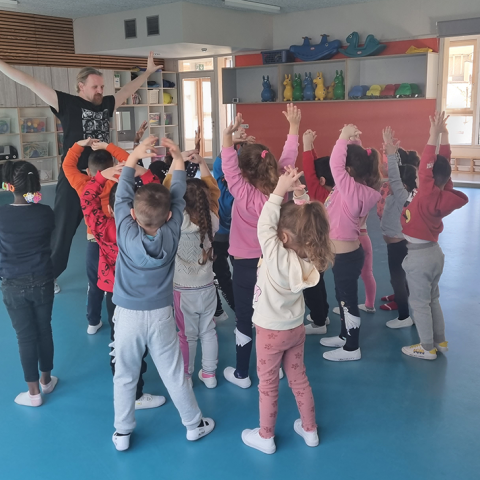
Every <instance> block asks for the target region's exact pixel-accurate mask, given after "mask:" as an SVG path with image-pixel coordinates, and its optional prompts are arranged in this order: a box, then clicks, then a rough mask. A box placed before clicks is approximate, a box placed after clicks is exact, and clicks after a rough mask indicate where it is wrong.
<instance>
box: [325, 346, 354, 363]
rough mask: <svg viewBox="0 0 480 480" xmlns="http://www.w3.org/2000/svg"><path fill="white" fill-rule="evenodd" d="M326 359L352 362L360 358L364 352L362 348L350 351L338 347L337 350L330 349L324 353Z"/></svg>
mask: <svg viewBox="0 0 480 480" xmlns="http://www.w3.org/2000/svg"><path fill="white" fill-rule="evenodd" d="M323 358H324V359H325V360H330V361H331V362H351V361H353V360H360V359H361V358H362V352H361V351H360V348H357V349H356V350H353V351H352V352H349V351H347V350H344V349H343V348H337V349H336V350H330V351H329V352H325V353H324V354H323Z"/></svg>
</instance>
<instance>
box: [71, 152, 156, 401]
mask: <svg viewBox="0 0 480 480" xmlns="http://www.w3.org/2000/svg"><path fill="white" fill-rule="evenodd" d="M108 150H109V151H111V153H112V154H114V155H115V157H116V158H117V159H119V160H125V157H127V158H128V156H129V154H128V153H127V152H125V151H124V150H122V149H121V148H119V147H115V145H112V144H110V145H109V146H108ZM114 152H115V153H114ZM122 168H123V165H116V166H114V167H111V168H107V169H105V170H103V171H99V172H97V174H96V175H95V176H94V177H92V178H91V179H90V181H89V182H88V183H87V185H86V187H85V189H84V191H83V193H82V195H81V196H80V204H81V206H82V211H83V215H84V217H85V223H86V224H87V226H88V227H89V228H90V229H91V232H92V234H93V235H94V237H95V239H96V241H97V243H98V246H99V262H98V287H99V288H100V289H101V290H103V291H105V292H106V303H107V312H108V322H109V323H110V327H111V334H110V338H111V340H112V343H113V342H114V339H115V330H114V322H113V314H114V311H115V305H114V304H113V302H112V297H113V285H114V282H115V264H116V261H117V255H118V245H117V232H116V225H115V218H114V205H115V194H116V191H117V183H114V184H113V187H112V188H111V189H110V192H109V204H108V207H107V208H108V213H109V214H110V216H109V217H108V216H107V215H105V213H104V212H103V210H102V205H101V198H102V192H103V191H104V189H105V185H106V184H107V182H111V181H112V182H118V175H119V174H120V173H121V171H122ZM137 168H138V169H139V172H137V173H141V172H143V171H144V173H143V175H141V176H139V177H138V178H139V179H141V182H142V184H143V185H147V184H148V183H160V180H159V179H158V178H157V177H156V176H155V175H153V173H152V172H151V171H150V170H146V169H144V168H143V167H137ZM147 353H148V350H147V349H146V350H145V354H144V356H143V358H142V364H141V368H140V375H139V378H138V382H137V391H136V397H135V410H140V409H145V408H155V407H159V406H161V405H162V404H163V403H164V402H165V399H164V397H161V396H158V395H151V394H149V393H143V384H144V382H143V378H142V375H143V374H144V373H145V372H146V371H147V364H146V362H145V357H146V356H147ZM110 366H111V368H112V373H113V374H115V363H114V356H113V352H111V358H110Z"/></svg>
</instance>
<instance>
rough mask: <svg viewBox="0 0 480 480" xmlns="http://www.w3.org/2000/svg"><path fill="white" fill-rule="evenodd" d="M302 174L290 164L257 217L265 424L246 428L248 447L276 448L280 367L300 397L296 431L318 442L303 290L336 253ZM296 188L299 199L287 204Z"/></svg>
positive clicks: (256, 301)
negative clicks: (286, 198)
mask: <svg viewBox="0 0 480 480" xmlns="http://www.w3.org/2000/svg"><path fill="white" fill-rule="evenodd" d="M300 175H301V173H300V174H298V173H297V171H296V169H294V168H291V167H287V168H286V173H285V174H284V175H282V176H281V177H280V179H279V181H278V184H277V187H276V188H275V191H274V192H273V193H272V194H271V195H270V198H269V200H268V201H267V203H265V205H264V207H263V210H262V213H261V215H260V218H259V220H258V239H259V241H260V246H261V249H262V255H263V258H262V260H261V265H260V268H259V269H258V278H257V284H256V285H255V295H254V298H253V308H254V314H253V323H254V324H255V327H256V330H257V336H256V348H257V373H258V378H259V381H260V383H259V386H258V390H259V392H260V427H259V428H255V429H253V430H244V431H243V432H242V440H243V442H244V443H245V444H246V445H248V446H249V447H252V448H255V449H257V450H260V451H261V452H263V453H267V454H271V453H274V452H275V451H276V446H275V441H274V436H275V423H276V420H277V413H278V383H279V368H280V366H281V365H282V363H283V369H284V371H285V373H286V375H287V378H288V384H289V386H290V388H291V389H292V390H293V394H294V395H295V399H296V401H297V406H298V410H299V412H300V418H299V419H298V420H296V421H295V423H294V430H295V432H296V433H297V434H298V435H300V436H301V437H303V439H304V440H305V443H306V444H307V445H308V446H310V447H315V446H317V445H318V443H319V439H318V433H317V424H316V422H315V404H314V400H313V394H312V389H311V387H310V384H309V382H308V378H307V374H306V370H305V365H304V363H303V354H304V346H305V327H304V325H303V317H304V315H305V301H304V299H303V294H302V292H303V290H304V289H305V288H310V287H312V286H314V285H316V284H317V283H318V281H319V280H320V274H319V270H320V271H324V270H325V269H326V268H327V266H328V264H329V263H330V261H331V260H333V254H332V252H331V250H330V241H329V226H328V220H327V214H326V211H325V208H324V207H323V205H322V204H321V203H319V202H313V203H309V197H308V195H307V194H306V193H305V190H304V187H303V185H300V184H299V181H298V178H299V176H300ZM292 190H293V191H294V201H290V202H287V203H285V204H283V205H282V202H283V199H284V196H285V195H286V193H287V192H289V191H292Z"/></svg>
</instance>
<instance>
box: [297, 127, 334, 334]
mask: <svg viewBox="0 0 480 480" xmlns="http://www.w3.org/2000/svg"><path fill="white" fill-rule="evenodd" d="M316 137H317V134H316V132H314V131H313V130H307V131H306V132H305V133H304V134H303V169H304V175H305V183H306V185H307V188H308V193H309V196H310V198H311V199H313V200H317V201H319V202H320V203H322V204H323V203H325V200H326V199H327V198H328V196H329V195H330V192H331V191H332V189H333V187H334V186H335V182H334V180H333V176H332V171H331V169H330V157H321V158H317V154H316V152H315V147H314V142H315V138H316ZM303 296H304V298H305V303H306V305H307V307H308V309H309V310H310V314H309V315H307V320H309V321H310V322H312V323H311V324H308V325H306V326H305V333H306V334H307V335H315V334H317V335H324V334H326V333H327V325H329V324H330V319H329V318H328V310H329V308H330V307H329V305H328V301H327V289H326V288H325V279H324V272H320V281H319V282H318V283H317V285H315V286H314V287H311V288H306V289H305V290H304V291H303Z"/></svg>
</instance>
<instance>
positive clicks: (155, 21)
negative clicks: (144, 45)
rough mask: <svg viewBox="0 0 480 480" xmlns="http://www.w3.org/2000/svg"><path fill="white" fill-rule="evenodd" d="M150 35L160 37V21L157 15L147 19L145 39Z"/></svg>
mask: <svg viewBox="0 0 480 480" xmlns="http://www.w3.org/2000/svg"><path fill="white" fill-rule="evenodd" d="M152 35H160V20H159V18H158V15H154V16H153V17H147V37H151V36H152Z"/></svg>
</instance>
